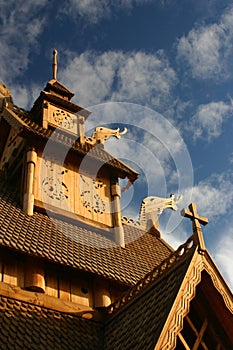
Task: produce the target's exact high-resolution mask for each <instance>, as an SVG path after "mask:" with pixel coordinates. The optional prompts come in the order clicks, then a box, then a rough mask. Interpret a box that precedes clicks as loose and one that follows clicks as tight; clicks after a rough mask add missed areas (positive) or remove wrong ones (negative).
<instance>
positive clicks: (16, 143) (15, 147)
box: [0, 129, 23, 169]
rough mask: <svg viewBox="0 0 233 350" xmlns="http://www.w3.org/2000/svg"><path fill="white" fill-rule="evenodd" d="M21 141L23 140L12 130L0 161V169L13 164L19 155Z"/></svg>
mask: <svg viewBox="0 0 233 350" xmlns="http://www.w3.org/2000/svg"><path fill="white" fill-rule="evenodd" d="M22 141H23V138H22V137H20V136H18V133H17V132H16V131H15V130H14V129H11V130H10V133H9V136H8V139H7V142H6V145H5V148H4V151H3V155H2V158H1V161H0V169H3V168H4V167H9V166H10V165H11V164H12V163H13V161H14V159H15V158H16V156H17V155H18V153H19V149H20V147H21V144H22Z"/></svg>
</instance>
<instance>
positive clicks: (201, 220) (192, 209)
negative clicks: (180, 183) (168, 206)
mask: <svg viewBox="0 0 233 350" xmlns="http://www.w3.org/2000/svg"><path fill="white" fill-rule="evenodd" d="M181 215H182V216H185V217H187V218H189V219H191V220H192V223H193V233H194V235H195V236H196V238H197V240H198V244H199V246H200V249H201V250H205V244H204V239H203V235H202V230H201V225H200V224H202V225H206V224H208V219H207V218H205V217H204V216H200V215H199V214H198V213H197V206H196V204H195V203H191V204H189V210H186V209H183V210H182V211H181Z"/></svg>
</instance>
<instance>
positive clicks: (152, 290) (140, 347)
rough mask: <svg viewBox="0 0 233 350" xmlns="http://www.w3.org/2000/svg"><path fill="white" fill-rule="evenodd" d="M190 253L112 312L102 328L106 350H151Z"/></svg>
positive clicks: (172, 301)
mask: <svg viewBox="0 0 233 350" xmlns="http://www.w3.org/2000/svg"><path fill="white" fill-rule="evenodd" d="M193 253H194V249H192V250H190V251H189V252H187V253H186V254H185V255H184V256H183V258H182V259H180V261H178V262H175V263H174V264H172V265H171V266H170V267H168V268H167V269H165V270H164V272H163V273H162V274H161V275H159V276H157V278H155V279H154V281H151V282H149V284H148V285H147V286H146V285H144V286H143V288H142V289H141V290H140V292H139V293H138V294H137V293H136V295H135V296H133V297H132V300H131V301H129V302H126V303H125V304H122V305H121V307H120V308H119V309H118V310H117V311H115V312H113V314H112V315H111V317H110V319H109V320H108V321H107V323H106V325H105V334H104V339H105V343H104V349H105V350H110V349H114V350H118V349H119V350H120V349H124V350H131V349H134V350H154V348H155V345H156V343H157V340H158V338H159V336H160V333H161V331H162V328H163V326H164V323H165V322H166V320H167V317H168V314H169V312H170V310H171V307H172V305H173V303H174V300H175V297H176V295H177V293H178V291H179V289H180V286H181V283H182V281H183V279H184V276H185V273H186V272H187V268H188V266H189V263H190V261H191V259H192V256H193ZM174 266H175V268H174ZM135 288H136V286H135ZM135 288H134V289H135ZM129 293H130V292H129ZM109 309H111V306H110V307H109ZM167 349H170V348H169V347H168V348H167Z"/></svg>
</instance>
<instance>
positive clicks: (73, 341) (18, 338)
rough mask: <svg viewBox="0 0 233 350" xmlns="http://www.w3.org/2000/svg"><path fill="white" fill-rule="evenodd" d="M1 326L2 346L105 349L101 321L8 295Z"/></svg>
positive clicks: (0, 300) (1, 305)
mask: <svg viewBox="0 0 233 350" xmlns="http://www.w3.org/2000/svg"><path fill="white" fill-rule="evenodd" d="M0 329H1V337H0V349H12V350H13V349H14V350H16V349H20V350H21V349H24V350H26V349H30V350H33V349H35V350H39V349H41V350H42V349H43V350H46V349H48V350H51V349H57V350H63V349H64V350H68V349H70V350H73V349H76V350H92V349H93V350H98V349H102V346H101V324H100V323H96V322H94V321H92V320H87V319H82V318H81V317H78V316H75V314H67V313H62V312H58V311H53V310H50V309H47V308H45V307H40V306H35V305H33V304H29V303H25V302H21V301H19V300H15V299H10V298H6V297H0Z"/></svg>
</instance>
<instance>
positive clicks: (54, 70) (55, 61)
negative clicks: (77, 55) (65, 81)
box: [53, 50, 57, 80]
mask: <svg viewBox="0 0 233 350" xmlns="http://www.w3.org/2000/svg"><path fill="white" fill-rule="evenodd" d="M53 79H54V80H57V50H53Z"/></svg>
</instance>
